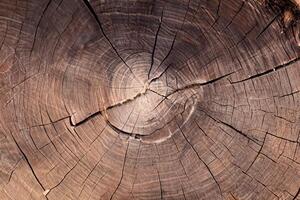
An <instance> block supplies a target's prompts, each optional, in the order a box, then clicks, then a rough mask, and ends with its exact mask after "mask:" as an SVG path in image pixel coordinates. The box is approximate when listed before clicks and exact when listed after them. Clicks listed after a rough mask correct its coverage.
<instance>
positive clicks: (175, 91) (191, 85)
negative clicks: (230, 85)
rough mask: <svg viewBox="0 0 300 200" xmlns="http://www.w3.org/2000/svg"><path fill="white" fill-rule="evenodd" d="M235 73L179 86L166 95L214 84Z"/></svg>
mask: <svg viewBox="0 0 300 200" xmlns="http://www.w3.org/2000/svg"><path fill="white" fill-rule="evenodd" d="M233 73H235V72H231V73H229V74H225V75H223V76H220V77H218V78H215V79H212V80H209V81H206V82H202V83H192V84H189V85H186V86H184V87H182V88H178V89H176V90H174V91H173V92H171V93H169V94H168V95H167V96H166V97H169V96H171V95H173V94H175V93H178V92H180V91H183V90H187V89H192V88H195V87H201V86H205V85H209V84H213V83H215V82H217V81H219V80H221V79H223V78H225V77H227V76H230V75H231V74H233Z"/></svg>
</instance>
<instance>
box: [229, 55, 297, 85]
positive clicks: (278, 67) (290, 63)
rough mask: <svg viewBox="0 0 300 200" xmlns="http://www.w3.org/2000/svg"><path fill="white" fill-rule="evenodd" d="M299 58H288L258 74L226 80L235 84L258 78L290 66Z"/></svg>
mask: <svg viewBox="0 0 300 200" xmlns="http://www.w3.org/2000/svg"><path fill="white" fill-rule="evenodd" d="M299 60H300V57H297V58H294V59H292V60H290V61H288V62H286V63H283V64H281V65H278V66H276V67H274V68H273V69H269V70H267V71H264V72H262V73H259V74H256V75H253V76H250V77H248V78H245V79H242V80H239V81H231V80H229V79H228V80H229V82H230V83H231V84H236V83H241V82H244V81H248V80H251V79H256V78H258V77H261V76H265V75H267V74H269V73H273V72H275V71H278V70H280V69H282V68H285V67H288V66H290V65H292V64H294V63H296V62H298V61H299Z"/></svg>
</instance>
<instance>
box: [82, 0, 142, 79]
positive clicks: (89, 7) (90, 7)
mask: <svg viewBox="0 0 300 200" xmlns="http://www.w3.org/2000/svg"><path fill="white" fill-rule="evenodd" d="M83 2H84V4H85V5H86V7H87V8H88V9H89V11H90V12H91V14H92V15H93V17H94V18H95V20H96V22H97V24H98V26H99V28H100V30H101V32H102V34H103V36H104V38H105V39H106V40H107V41H108V43H109V44H110V46H111V47H112V48H113V50H114V52H115V53H116V54H117V56H118V57H119V58H120V59H121V61H122V62H123V63H124V64H125V66H126V67H127V68H128V69H129V71H130V72H131V73H132V75H133V76H134V78H135V79H136V80H137V81H138V82H140V83H141V81H140V80H139V79H138V77H136V75H135V74H134V73H133V71H132V69H131V67H130V66H129V65H128V64H127V63H126V62H125V60H124V59H123V58H122V57H121V55H120V54H119V52H118V50H117V49H116V47H115V46H114V45H113V44H112V42H111V41H110V39H109V38H108V36H107V35H106V33H105V32H104V29H103V27H102V23H101V21H100V19H99V17H98V15H97V14H96V12H95V10H94V9H93V7H92V6H91V4H90V3H89V1H88V0H83Z"/></svg>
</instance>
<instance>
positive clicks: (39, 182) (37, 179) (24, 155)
mask: <svg viewBox="0 0 300 200" xmlns="http://www.w3.org/2000/svg"><path fill="white" fill-rule="evenodd" d="M11 136H12V139H13V140H14V142H15V144H16V145H17V147H18V149H19V151H20V152H21V154H22V156H23V158H24V159H25V161H26V163H27V164H28V166H29V168H30V170H31V172H32V174H33V176H34V177H35V179H36V181H37V182H38V184H39V185H40V186H41V188H42V189H43V190H44V191H45V188H44V186H43V185H42V183H41V181H40V179H39V178H38V177H37V175H36V173H35V171H34V169H33V167H32V166H31V164H30V162H29V160H28V158H27V156H26V154H25V153H24V152H23V150H22V149H21V147H20V146H19V144H18V143H17V141H16V139H15V137H14V136H13V134H11Z"/></svg>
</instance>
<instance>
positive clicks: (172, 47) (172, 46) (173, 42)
mask: <svg viewBox="0 0 300 200" xmlns="http://www.w3.org/2000/svg"><path fill="white" fill-rule="evenodd" d="M190 3H191V0H189V2H188V5H187V9H186V12H185V15H184V18H183V20H182V23H181V25H180V28H179V29H178V30H177V31H176V33H175V36H174V39H173V41H172V45H171V47H170V49H169V52H168V53H167V55H166V56H165V57H164V59H163V60H162V61H161V63H160V64H159V65H158V67H157V68H156V69H155V71H154V72H153V73H155V72H156V71H157V70H158V69H159V68H160V67H161V65H162V64H163V63H164V62H165V61H166V60H167V58H168V57H169V56H170V54H171V52H172V50H173V49H174V44H175V41H176V38H177V34H178V32H179V31H181V30H182V27H183V25H184V23H185V20H186V16H187V13H188V12H189V9H190ZM159 76H161V75H159ZM153 79H157V78H156V77H154V78H153ZM153 79H151V80H150V81H149V84H150V83H151V82H153Z"/></svg>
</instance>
